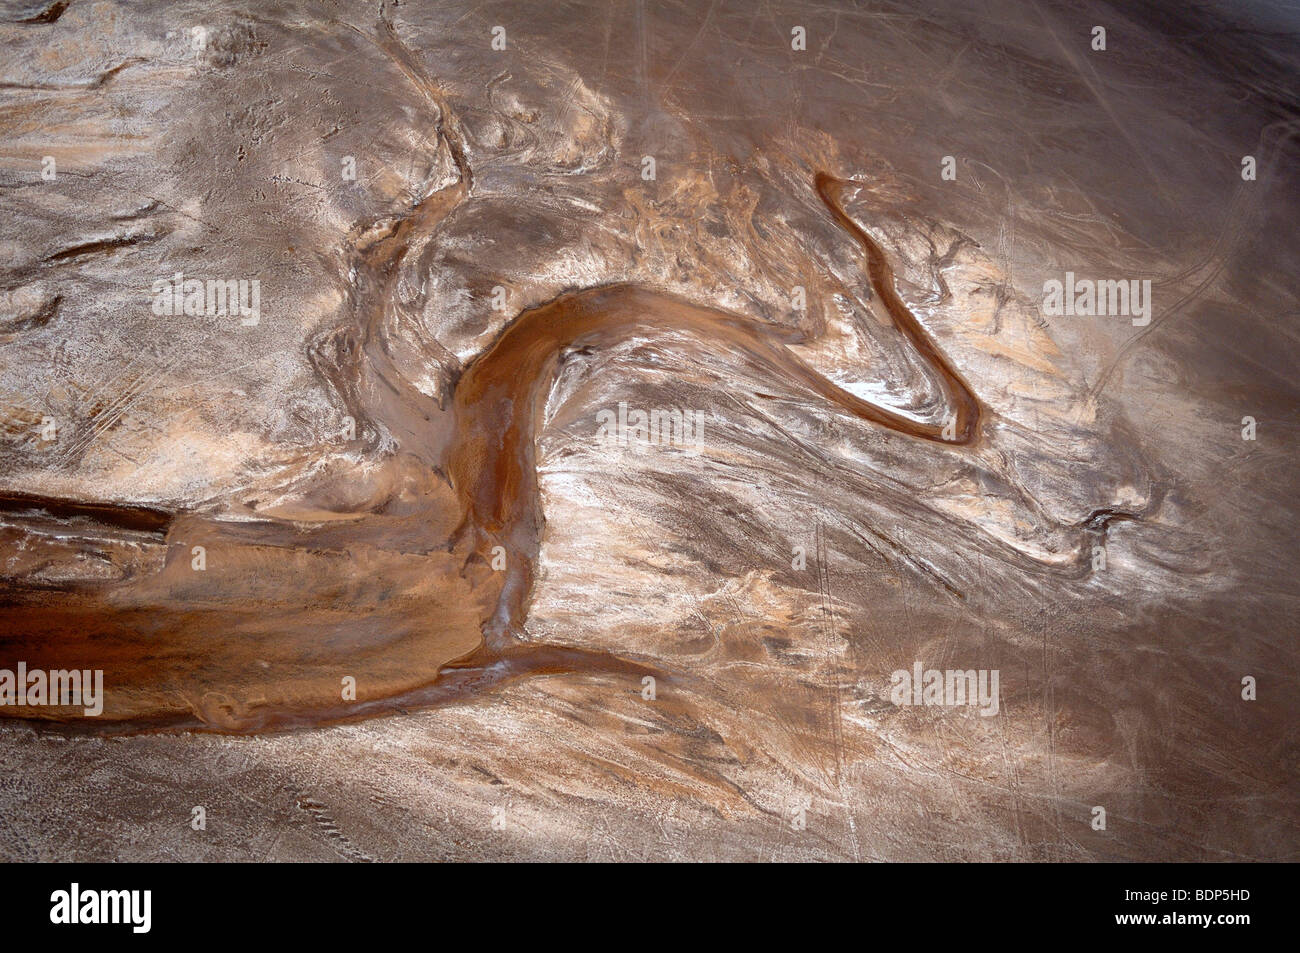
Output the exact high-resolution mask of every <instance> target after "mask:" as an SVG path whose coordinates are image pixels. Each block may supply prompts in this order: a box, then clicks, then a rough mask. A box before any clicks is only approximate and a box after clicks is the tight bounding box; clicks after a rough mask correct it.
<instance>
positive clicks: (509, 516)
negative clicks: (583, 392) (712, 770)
mask: <svg viewBox="0 0 1300 953" xmlns="http://www.w3.org/2000/svg"><path fill="white" fill-rule="evenodd" d="M413 79H415V80H416V81H417V82H419V83H427V81H426V80H425V79H424V78H423V77H422V76H420V75H419V74H415V75H414V76H413ZM454 154H455V157H456V161H457V165H458V166H459V168H460V171H461V179H460V181H459V182H457V183H456V184H455V185H453V186H451V187H449V188H446V189H442V190H440V191H437V192H435V193H433V194H431V195H429V196H428V197H427V198H426V199H425V200H424V201H423V202H421V203H419V204H418V206H417V207H416V208H415V209H414V210H413V212H412V213H411V214H410V215H409V216H407V217H405V218H403V219H401V220H399V221H396V222H384V223H379V224H378V225H376V226H374V227H372V228H371V229H368V230H366V231H365V232H363V233H362V234H361V237H360V239H359V240H358V251H357V254H356V256H355V258H356V263H357V265H358V272H359V274H360V275H361V276H362V277H361V278H360V279H359V280H358V281H357V288H358V301H359V304H358V307H357V308H356V313H357V317H358V320H357V323H356V324H354V325H350V326H349V327H345V328H341V329H338V330H337V331H335V332H332V333H330V334H327V335H325V336H324V337H322V338H321V339H320V340H319V341H318V342H317V343H316V344H315V345H314V346H313V355H312V356H313V359H314V363H315V364H316V366H317V368H318V369H319V370H320V371H321V372H322V374H323V375H324V376H326V377H327V378H328V379H329V381H330V383H331V384H332V385H333V386H334V388H335V389H336V390H337V392H338V393H339V395H340V398H341V399H342V400H343V401H344V402H345V403H346V404H347V405H348V407H349V409H350V410H351V411H352V412H353V413H354V414H355V415H356V417H357V419H358V420H359V421H361V422H362V425H363V428H364V430H365V431H366V432H367V433H368V434H369V435H370V441H371V443H372V444H375V443H376V442H379V441H378V435H380V434H382V435H383V439H382V442H383V443H384V444H385V445H386V447H387V448H388V449H387V451H386V453H387V455H388V460H387V469H388V471H389V473H388V475H387V476H386V478H385V484H386V487H387V489H386V491H384V492H383V493H382V495H381V496H380V498H379V499H377V500H376V501H375V502H374V503H373V505H371V506H368V507H365V508H363V509H361V510H352V511H348V510H346V509H340V508H339V507H338V505H337V504H336V503H331V495H332V490H331V489H329V488H322V489H321V490H319V491H318V495H316V497H315V498H314V499H311V498H308V499H305V500H304V501H303V507H302V508H303V510H304V515H303V517H302V518H299V519H294V520H277V521H261V522H232V521H228V520H221V519H214V518H210V517H205V516H202V515H197V514H187V513H181V512H177V513H172V514H162V513H159V512H158V511H156V510H152V509H149V508H145V507H132V506H114V505H112V504H106V503H86V502H80V501H74V500H56V499H43V498H37V497H27V496H11V497H7V498H5V499H3V500H0V507H3V509H4V511H5V512H7V513H9V514H13V515H18V516H19V517H20V519H25V520H26V521H27V522H28V523H29V524H30V525H31V527H32V529H34V530H35V531H37V532H42V531H43V532H47V533H49V534H51V535H54V536H69V535H71V536H74V537H75V536H76V535H77V533H79V532H80V533H81V534H83V535H84V536H85V537H86V538H87V539H98V540H99V541H100V542H101V543H102V542H103V541H104V539H105V538H106V537H107V538H110V539H111V538H114V537H115V536H117V537H121V538H122V539H121V541H122V542H124V543H129V542H133V541H134V542H135V543H137V544H138V545H137V549H138V550H139V551H148V550H150V549H152V550H155V551H156V554H155V558H154V562H155V563H157V564H158V565H156V566H150V565H149V564H148V560H145V559H139V558H137V559H136V560H135V562H134V564H133V565H132V567H131V572H132V573H133V578H129V579H128V580H126V581H124V582H120V583H112V584H105V585H95V584H90V585H87V584H85V583H84V582H78V583H74V584H69V585H66V586H58V585H50V584H46V585H42V586H38V587H34V588H29V589H26V590H22V589H19V590H16V591H15V592H14V593H13V594H11V595H10V596H9V597H8V598H7V604H6V605H5V606H4V608H3V609H2V610H0V619H3V622H4V633H5V634H4V635H3V636H2V637H0V651H3V655H4V658H5V659H11V660H13V661H14V662H15V663H16V662H17V661H19V660H22V661H25V662H26V663H27V665H28V666H29V668H33V669H35V668H42V669H59V668H70V667H75V668H80V669H92V670H93V669H102V670H103V671H104V672H105V680H106V700H105V708H104V713H103V717H102V719H99V720H97V721H95V722H91V721H89V720H88V719H85V718H84V717H83V716H82V714H81V712H80V711H79V710H77V709H65V708H61V707H58V706H51V707H48V708H43V709H35V708H23V707H16V708H8V709H5V712H4V713H5V714H6V715H10V716H15V717H26V718H39V719H42V720H48V721H58V722H65V723H70V724H78V725H86V724H89V725H90V726H91V727H94V726H95V725H111V727H112V728H113V729H115V730H132V729H136V728H140V729H146V728H151V727H154V728H156V727H160V726H165V727H176V726H185V727H202V728H208V729H212V730H219V731H228V732H249V731H258V730H265V729H270V728H281V727H289V726H293V725H299V724H306V723H314V722H325V721H333V720H340V719H347V718H355V717H362V716H365V715H371V714H376V713H381V712H389V711H394V710H401V709H405V708H409V707H415V706H421V705H429V704H434V703H437V702H439V701H443V700H447V699H451V698H460V697H464V695H465V694H466V693H470V692H474V691H480V690H483V689H484V688H486V687H487V686H489V685H491V684H493V683H497V682H500V681H501V680H503V679H507V678H511V677H516V676H519V675H523V674H529V673H546V672H561V671H588V670H590V671H595V670H604V671H618V672H626V673H628V674H630V675H639V674H641V673H643V672H646V671H650V670H649V669H645V668H643V667H641V666H639V665H638V664H636V663H635V662H634V661H631V660H625V659H621V658H617V657H614V656H610V655H604V654H601V653H595V652H590V651H584V650H578V649H563V648H552V647H546V646H540V645H536V644H523V643H520V642H519V641H518V640H517V639H516V637H515V636H516V634H517V633H518V631H519V629H520V628H521V627H522V626H523V624H524V620H525V618H526V615H527V607H528V602H529V598H530V595H531V591H532V586H533V582H534V575H535V566H536V561H537V558H538V552H539V548H540V543H541V538H542V533H543V525H544V514H543V513H542V507H541V500H540V493H539V488H538V483H537V472H536V462H535V448H536V443H537V436H538V424H539V420H540V417H541V413H542V409H543V407H544V405H545V402H546V398H547V395H548V393H549V392H550V390H551V388H552V385H553V384H554V382H555V380H556V375H557V372H558V369H559V367H560V365H561V362H562V361H563V359H564V355H565V354H566V352H568V351H570V350H571V349H593V350H598V349H602V348H606V347H609V346H612V345H614V344H616V343H618V342H619V341H621V340H623V339H625V338H626V337H628V336H629V335H636V334H640V335H656V334H662V333H665V332H676V333H679V334H681V333H684V334H685V335H687V336H688V337H694V338H696V339H698V340H699V341H701V342H708V343H709V344H710V346H712V347H719V346H724V347H726V348H729V349H731V350H732V351H734V353H735V357H736V359H738V360H746V361H749V362H752V363H753V364H754V365H756V366H758V367H759V368H761V369H763V370H764V371H765V372H766V373H767V374H768V375H770V376H771V378H772V379H773V380H780V381H784V382H792V383H794V384H796V385H798V386H800V387H803V388H806V389H807V390H808V391H811V392H813V393H815V394H817V395H818V396H820V397H821V398H823V399H824V400H826V401H827V402H829V403H831V404H833V405H835V406H836V407H838V408H839V409H841V410H842V411H844V412H846V413H848V414H851V415H853V416H855V417H858V418H860V419H862V420H866V421H870V422H872V423H874V424H877V425H879V426H882V427H887V428H890V429H892V430H895V431H898V432H900V433H904V434H907V435H909V436H912V437H915V438H917V439H920V440H932V441H940V440H944V441H946V442H949V443H952V444H956V445H968V444H972V443H974V442H976V441H977V440H978V438H979V430H980V422H981V407H980V403H979V401H978V400H977V399H976V397H975V395H974V393H973V392H972V391H971V389H970V387H969V386H967V384H966V382H965V381H964V380H963V379H962V377H961V375H960V374H959V373H958V372H957V370H956V369H955V368H954V367H953V366H952V365H951V363H950V362H949V361H948V360H947V359H946V358H945V356H944V355H943V353H942V352H941V350H940V349H939V347H938V346H937V345H936V344H935V342H934V341H933V340H932V339H931V337H930V336H929V334H928V333H927V332H926V330H925V329H924V328H923V327H922V326H921V324H920V322H919V321H918V320H917V319H916V317H915V316H914V315H913V314H912V313H911V311H910V310H909V309H908V308H907V306H906V305H905V304H904V303H903V302H902V300H901V299H900V298H899V297H898V294H897V292H896V290H895V288H894V277H893V274H892V272H891V270H890V266H889V264H888V261H887V259H886V256H885V253H884V251H883V250H882V249H881V248H880V247H879V246H878V245H877V244H876V243H875V242H874V241H873V240H872V239H871V238H870V237H869V236H868V235H867V234H866V233H865V232H864V231H863V230H862V229H861V228H860V227H858V226H857V225H856V223H854V222H853V220H852V219H851V218H850V217H849V216H848V215H847V214H846V213H845V211H844V210H843V208H842V206H841V205H840V202H839V193H840V190H841V189H843V188H844V187H845V186H846V185H847V184H849V183H845V182H841V181H839V180H837V179H835V178H833V177H832V176H830V175H827V174H824V173H823V174H819V175H818V176H817V178H816V182H815V188H816V190H817V192H818V194H819V195H820V197H821V199H822V201H823V202H824V203H825V206H826V208H827V210H828V211H829V213H830V214H831V215H832V216H833V217H834V218H835V220H836V221H837V222H838V223H839V224H840V226H841V227H843V228H844V229H846V230H847V231H848V232H849V233H850V234H851V235H852V236H853V237H854V239H855V240H856V241H857V242H858V244H859V245H860V246H861V249H862V253H863V255H864V258H865V264H866V270H867V273H868V275H869V277H870V281H871V285H872V288H873V289H874V291H875V293H876V295H878V296H879V299H880V301H881V302H882V303H883V305H884V306H885V308H886V309H887V311H888V313H889V316H890V317H891V318H892V320H893V321H894V323H895V325H896V327H897V328H898V330H899V331H900V332H902V334H903V335H905V337H906V338H907V340H908V341H909V342H910V344H911V345H912V346H913V347H914V348H915V349H916V351H917V352H918V354H919V355H920V357H921V358H922V360H924V361H925V362H926V363H927V364H928V365H929V366H930V368H931V369H932V370H933V371H934V372H935V373H936V374H937V375H938V377H939V379H940V381H941V382H942V386H943V388H944V392H945V395H946V402H947V406H948V408H949V414H948V416H947V417H945V419H944V420H943V421H940V422H937V423H928V422H923V421H918V420H915V419H912V418H909V417H907V416H904V415H901V414H898V413H895V412H893V411H891V410H889V409H887V408H884V407H880V406H877V405H875V404H873V403H870V402H868V401H865V400H862V399H860V398H858V397H856V396H854V395H853V394H851V393H849V392H847V391H845V390H843V389H842V388H840V387H838V386H836V385H835V384H833V383H832V382H830V381H829V380H827V379H826V378H825V377H823V376H821V375H820V374H818V373H817V372H816V371H814V370H813V369H812V368H810V367H809V366H808V365H807V364H805V363H804V362H803V361H801V360H800V359H799V358H798V357H796V356H795V355H794V354H793V353H792V352H791V351H790V350H788V349H787V347H786V344H794V343H800V342H799V341H798V340H796V339H788V340H782V339H781V338H780V337H779V336H778V332H776V331H775V330H774V329H772V328H770V327H767V326H765V325H762V324H759V323H756V322H754V321H752V320H749V319H746V318H744V317H742V316H740V315H737V314H732V313H728V312H725V311H721V310H716V309H713V308H708V307H703V306H701V305H699V304H695V303H692V302H689V301H686V300H683V299H680V298H677V297H673V296H669V295H665V294H662V293H658V292H655V291H651V290H647V289H644V288H639V287H634V286H630V285H612V286H604V287H597V288H590V289H585V290H579V291H573V292H568V293H565V294H562V295H560V296H559V297H557V298H556V299H555V300H553V301H551V302H549V303H548V304H546V305H544V306H542V307H538V308H533V309H529V310H527V311H524V312H523V313H521V314H520V315H518V317H517V318H516V319H515V320H514V321H513V322H512V323H511V324H510V325H509V326H508V327H507V328H506V329H505V331H504V332H503V333H502V334H501V335H500V336H499V338H498V340H497V341H496V342H495V343H494V344H493V345H492V346H491V347H490V348H489V349H488V350H487V351H486V352H485V353H484V354H482V355H481V356H480V357H479V358H478V359H477V360H475V361H474V362H473V363H471V364H470V365H469V366H468V367H467V368H466V369H465V371H464V373H463V374H462V376H461V377H460V379H459V381H458V382H457V383H456V384H455V387H454V393H453V395H452V399H451V401H450V405H449V406H447V407H443V406H440V405H439V403H438V402H437V401H435V400H432V399H430V398H428V397H426V396H425V395H423V394H421V393H419V392H416V391H414V390H413V389H412V388H411V387H410V386H409V385H404V384H403V382H402V381H401V379H400V375H398V374H397V373H395V372H394V371H393V370H392V368H391V364H390V362H389V359H388V357H387V354H388V349H387V345H386V339H385V322H386V321H387V320H388V319H389V316H390V308H389V300H388V296H389V294H390V293H391V289H390V283H391V276H392V275H393V274H394V273H395V271H396V267H397V265H398V263H399V262H400V260H401V258H402V257H403V256H404V255H405V254H406V253H407V251H408V249H409V248H410V247H411V243H412V236H413V234H416V233H419V232H420V231H428V230H432V229H436V227H437V225H438V223H439V222H440V221H441V220H442V219H443V218H445V216H446V215H447V214H448V213H449V212H450V211H451V210H452V209H454V208H455V207H456V206H457V205H458V204H459V202H460V201H462V200H463V198H464V197H465V196H466V195H467V194H468V193H469V190H470V189H471V187H472V179H471V177H470V173H469V170H468V168H467V166H466V165H465V162H464V158H463V155H462V154H460V153H459V152H458V151H456V152H455V153H454ZM945 429H946V430H947V434H946V435H945V433H944V431H945ZM142 514H143V515H142ZM141 537H143V540H141ZM196 546H198V547H202V548H203V553H204V556H203V559H204V561H205V563H207V564H210V565H212V566H220V567H222V568H221V570H220V571H219V572H217V571H211V572H210V571H207V570H206V569H205V570H204V571H203V572H199V571H196V570H195V569H194V565H193V557H192V556H191V554H192V553H194V551H195V550H194V547H196ZM498 546H500V547H502V548H503V549H504V551H505V569H504V570H494V569H493V568H492V566H491V564H490V560H489V554H490V553H491V552H492V551H493V549H494V547H498ZM359 568H360V569H361V571H358V569H359ZM659 674H661V675H662V674H663V673H659ZM344 676H351V677H353V678H355V679H356V685H357V700H356V701H355V702H346V703H345V702H341V701H340V699H341V690H340V685H341V680H342V678H343V677H344Z"/></svg>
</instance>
